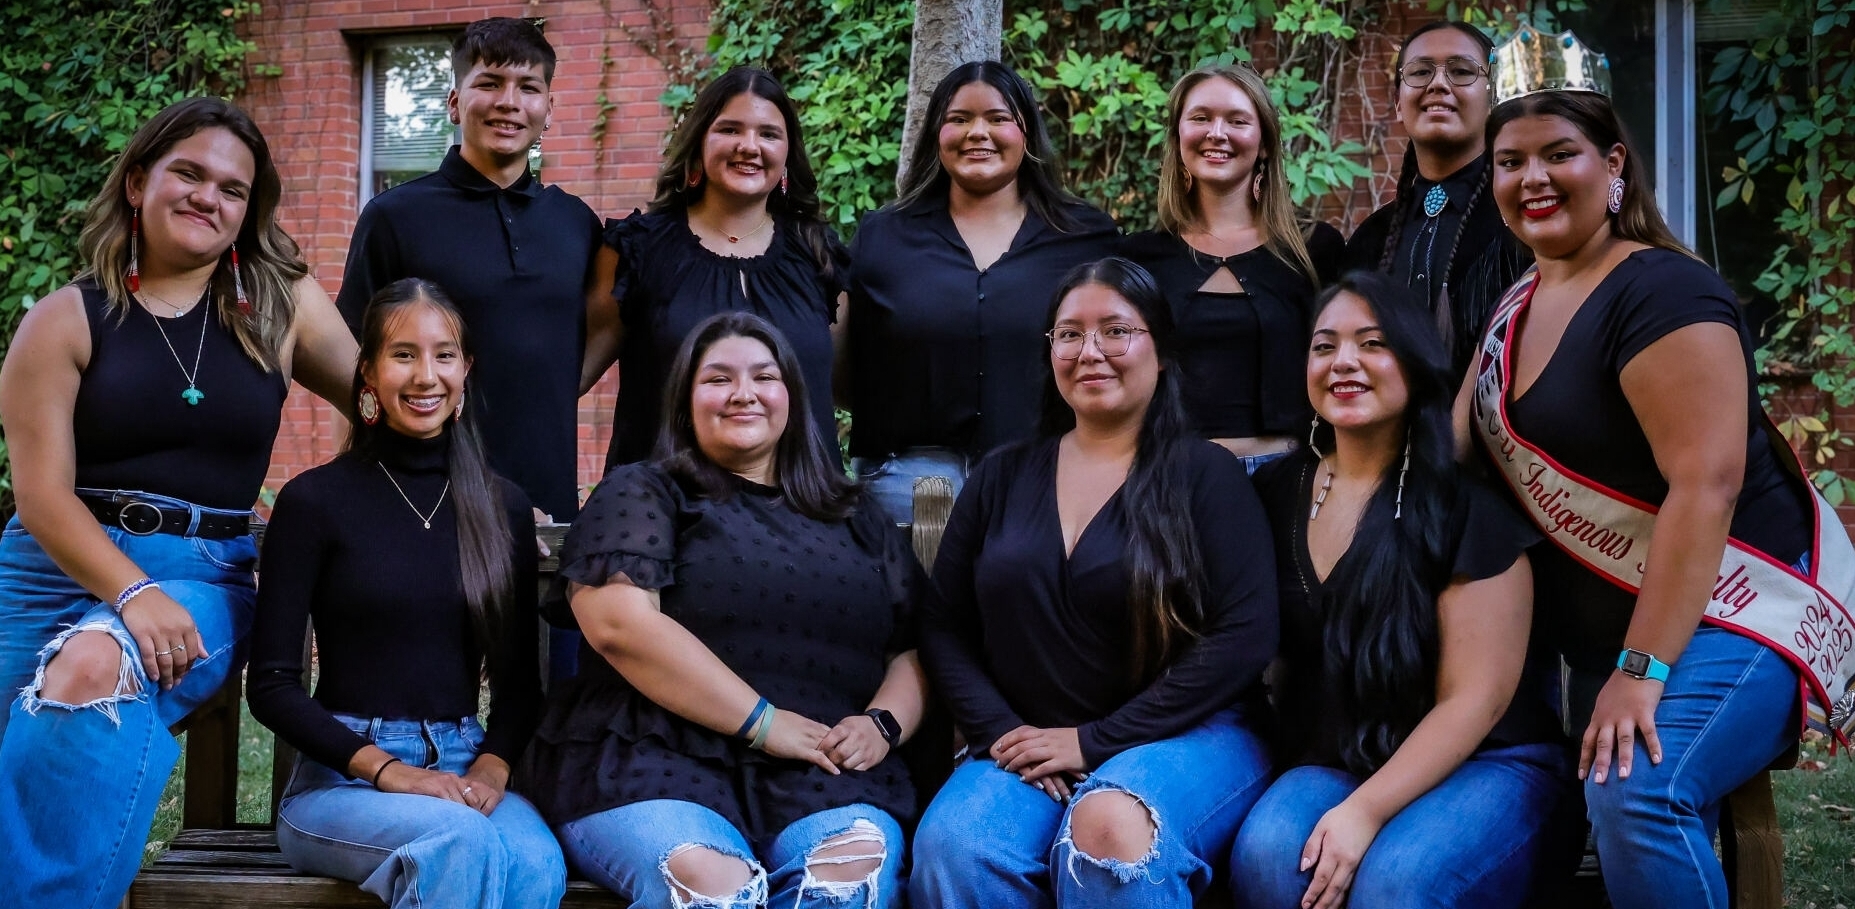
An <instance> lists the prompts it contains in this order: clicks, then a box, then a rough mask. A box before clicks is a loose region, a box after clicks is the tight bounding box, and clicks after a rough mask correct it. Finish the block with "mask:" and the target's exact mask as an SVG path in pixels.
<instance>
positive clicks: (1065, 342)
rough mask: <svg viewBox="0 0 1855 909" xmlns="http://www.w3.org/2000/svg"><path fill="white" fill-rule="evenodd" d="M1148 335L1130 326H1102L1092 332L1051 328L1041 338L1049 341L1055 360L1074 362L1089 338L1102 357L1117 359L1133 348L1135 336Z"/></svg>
mask: <svg viewBox="0 0 1855 909" xmlns="http://www.w3.org/2000/svg"><path fill="white" fill-rule="evenodd" d="M1148 333H1149V332H1148V331H1147V330H1146V329H1144V328H1135V327H1133V326H1132V325H1103V326H1102V327H1100V328H1098V329H1096V330H1094V331H1083V330H1082V329H1080V328H1053V329H1051V330H1049V331H1046V332H1044V333H1043V336H1044V337H1046V338H1049V339H1050V352H1051V353H1054V354H1056V358H1057V359H1059V360H1074V359H1076V358H1077V357H1080V356H1082V345H1083V344H1084V343H1087V341H1088V339H1090V338H1094V339H1095V349H1096V350H1099V351H1101V355H1102V356H1104V357H1118V356H1121V355H1122V354H1125V353H1127V349H1128V348H1129V347H1131V346H1133V343H1134V336H1135V335H1144V334H1148Z"/></svg>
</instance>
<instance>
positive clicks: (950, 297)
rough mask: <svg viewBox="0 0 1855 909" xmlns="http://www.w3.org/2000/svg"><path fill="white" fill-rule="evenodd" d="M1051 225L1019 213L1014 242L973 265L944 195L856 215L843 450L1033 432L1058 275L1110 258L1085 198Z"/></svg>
mask: <svg viewBox="0 0 1855 909" xmlns="http://www.w3.org/2000/svg"><path fill="white" fill-rule="evenodd" d="M1071 213H1072V214H1073V215H1074V216H1075V219H1076V220H1077V221H1078V222H1079V224H1078V226H1077V227H1076V228H1075V229H1073V230H1070V231H1068V232H1064V231H1059V230H1057V229H1056V228H1054V227H1052V226H1050V224H1049V223H1048V222H1046V221H1044V220H1043V219H1042V218H1040V217H1038V216H1037V212H1036V211H1035V210H1032V211H1029V212H1027V213H1025V215H1024V223H1023V224H1022V225H1020V226H1019V227H1018V233H1017V236H1015V237H1013V238H1012V240H1011V247H1010V248H1009V249H1007V250H1006V251H1005V254H1004V255H1003V256H1000V257H999V259H998V261H997V262H994V263H992V265H991V266H990V267H989V268H986V269H984V270H980V269H979V267H978V266H976V265H974V264H973V254H972V251H971V250H969V249H967V247H966V241H965V240H962V239H961V238H960V231H959V228H958V227H956V226H954V223H953V215H952V214H951V213H950V212H949V211H948V210H947V200H946V199H945V198H942V199H938V200H933V201H927V202H922V203H921V204H918V205H915V206H912V207H910V208H908V209H905V210H898V209H895V208H885V209H882V210H881V211H874V212H871V213H869V214H868V215H865V216H864V217H863V222H862V224H861V225H860V226H859V227H858V229H857V236H856V239H855V240H854V241H853V242H852V244H851V249H850V263H851V264H850V326H849V334H850V338H849V346H850V361H849V366H850V376H849V382H848V384H849V394H850V409H851V413H852V414H854V419H853V420H852V421H851V427H850V453H851V454H853V455H856V456H857V457H870V458H881V457H886V456H888V455H891V454H894V453H896V452H900V451H903V450H905V449H909V448H915V447H920V446H936V447H942V448H952V449H955V450H957V451H960V452H963V453H965V454H966V455H967V456H968V457H970V458H975V459H976V458H978V457H979V456H981V455H983V454H985V453H986V452H988V451H990V450H992V449H993V448H995V447H997V446H998V445H1001V444H1003V443H1006V442H1011V441H1016V440H1018V439H1021V438H1024V437H1025V436H1027V435H1029V434H1030V432H1031V429H1032V428H1033V427H1035V426H1036V425H1037V402H1038V395H1039V394H1040V393H1041V391H1042V388H1043V374H1044V372H1045V371H1047V370H1048V369H1049V368H1050V366H1049V358H1048V354H1047V353H1046V351H1047V350H1048V348H1047V347H1046V344H1045V341H1044V337H1043V331H1044V324H1043V321H1044V314H1045V313H1046V312H1047V311H1048V309H1049V307H1050V296H1051V294H1053V293H1055V291H1056V288H1057V285H1058V284H1059V283H1061V281H1062V279H1063V275H1064V274H1065V273H1067V272H1068V271H1069V270H1070V269H1071V268H1074V267H1075V266H1077V265H1080V264H1081V263H1083V262H1092V261H1094V260H1096V259H1099V258H1102V257H1103V256H1107V255H1111V254H1113V252H1114V246H1115V243H1116V242H1117V240H1118V238H1119V232H1118V230H1117V229H1116V228H1115V226H1114V221H1113V219H1111V218H1109V217H1108V216H1107V215H1105V214H1102V213H1101V212H1099V211H1096V210H1095V209H1093V208H1089V207H1087V206H1084V205H1076V206H1073V207H1072V209H1071Z"/></svg>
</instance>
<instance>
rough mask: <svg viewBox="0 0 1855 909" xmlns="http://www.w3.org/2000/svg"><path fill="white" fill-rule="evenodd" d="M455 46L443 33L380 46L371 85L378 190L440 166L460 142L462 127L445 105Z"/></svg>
mask: <svg viewBox="0 0 1855 909" xmlns="http://www.w3.org/2000/svg"><path fill="white" fill-rule="evenodd" d="M450 51H451V42H450V40H449V39H448V38H445V37H443V36H423V35H421V36H418V37H415V38H400V39H395V40H393V41H392V42H390V43H381V44H378V45H376V46H375V47H374V50H373V54H374V61H373V62H374V66H373V75H374V80H373V85H371V86H369V89H370V92H371V95H372V98H371V99H370V103H371V104H372V105H373V121H374V126H373V136H372V139H373V170H374V180H373V183H374V191H375V192H379V191H380V190H383V189H385V188H386V187H387V186H390V185H392V184H393V183H400V182H404V181H405V180H407V179H410V177H413V176H418V175H420V174H425V173H429V172H431V171H434V170H437V169H438V165H439V163H441V162H442V161H443V160H444V154H445V151H446V150H447V149H449V148H450V147H451V143H452V142H453V141H455V138H456V135H457V127H456V126H453V125H452V124H451V120H450V116H449V114H448V112H447V111H446V110H445V97H446V96H447V95H448V94H449V92H450V90H451V57H450ZM389 172H400V173H389ZM383 180H385V181H387V182H385V183H383V182H382V181H383Z"/></svg>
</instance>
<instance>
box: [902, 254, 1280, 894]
mask: <svg viewBox="0 0 1855 909" xmlns="http://www.w3.org/2000/svg"><path fill="white" fill-rule="evenodd" d="M1044 324H1045V325H1046V326H1047V327H1048V329H1049V331H1048V337H1049V344H1050V350H1049V359H1048V363H1049V369H1050V372H1049V373H1048V374H1047V375H1048V378H1047V379H1046V380H1045V385H1044V394H1043V418H1042V422H1041V424H1040V426H1039V433H1038V435H1037V436H1036V437H1035V438H1033V439H1030V440H1028V441H1025V442H1023V443H1020V444H1018V445H1013V446H1009V447H1006V448H1003V449H1000V450H999V451H997V452H994V453H993V454H992V455H991V456H989V457H987V458H986V460H985V461H983V462H981V463H980V465H979V467H978V469H976V470H974V471H973V475H972V478H971V480H970V481H969V482H968V483H967V486H966V489H965V491H964V492H962V493H961V494H960V498H959V501H958V502H957V503H955V505H954V508H953V515H952V517H951V518H950V519H949V520H948V522H947V533H946V536H945V538H944V539H943V540H942V542H941V547H940V554H939V556H938V557H937V558H936V560H935V563H934V583H935V586H936V587H937V588H938V589H939V592H940V596H939V597H938V598H937V600H936V601H934V602H933V605H932V606H931V607H930V609H929V610H928V611H927V612H926V614H925V616H924V618H923V622H922V626H923V627H922V639H921V658H922V661H923V663H924V664H925V665H926V666H927V669H928V673H929V676H930V678H932V679H933V680H934V682H935V683H936V686H937V687H938V689H939V690H940V692H941V693H942V694H943V695H944V696H945V697H946V699H947V703H948V706H949V708H950V709H951V712H952V713H953V717H954V720H955V721H956V722H958V723H959V726H960V729H961V730H962V731H963V732H964V733H965V734H966V741H967V743H968V746H969V754H970V757H969V758H968V759H967V760H966V761H965V762H964V763H963V764H961V765H960V766H959V768H958V769H956V770H955V771H954V772H953V776H952V778H951V779H949V780H948V781H947V784H946V785H945V786H943V787H941V790H940V792H939V794H937V795H936V796H935V797H934V801H933V803H932V804H930V805H929V806H928V809H927V812H926V814H925V815H924V816H923V817H922V820H921V827H920V830H919V831H918V832H917V834H916V837H915V869H914V874H913V875H912V876H911V878H910V880H909V905H911V906H913V907H915V909H955V907H958V909H966V907H978V906H984V907H993V906H1010V907H1014V909H1040V907H1041V909H1049V907H1058V906H1060V907H1068V909H1075V907H1086V906H1104V907H1116V909H1124V907H1180V909H1184V907H1189V906H1190V905H1191V904H1192V901H1193V898H1194V896H1196V895H1199V894H1202V893H1203V892H1204V890H1205V888H1206V887H1207V886H1208V885H1209V883H1210V881H1211V877H1212V873H1213V869H1215V868H1217V867H1219V866H1221V865H1222V864H1223V863H1224V862H1225V860H1226V858H1227V857H1228V855H1229V851H1230V843H1231V841H1232V839H1233V838H1234V837H1235V836H1236V831H1237V827H1238V825H1239V824H1241V823H1242V820H1243V815H1244V814H1245V813H1246V812H1247V811H1248V810H1249V807H1250V805H1251V804H1253V803H1254V802H1255V800H1256V797H1257V796H1259V795H1261V794H1262V790H1263V788H1264V786H1265V785H1266V784H1267V782H1268V775H1269V760H1268V751H1267V747H1266V746H1265V745H1264V743H1263V741H1262V739H1261V738H1260V737H1259V736H1258V735H1257V734H1256V732H1255V731H1254V730H1255V728H1256V726H1257V723H1256V719H1257V717H1259V716H1260V715H1261V714H1262V712H1263V711H1264V710H1266V707H1265V705H1264V704H1263V701H1262V694H1263V692H1262V670H1263V667H1264V666H1265V665H1267V663H1268V662H1269V659H1270V658H1271V657H1272V656H1274V654H1275V647H1276V627H1277V621H1278V617H1277V613H1276V603H1275V576H1274V566H1273V564H1272V563H1271V561H1270V554H1269V553H1270V546H1269V531H1268V527H1267V524H1266V521H1265V519H1264V517H1263V513H1262V507H1261V505H1260V504H1259V503H1258V502H1257V501H1256V494H1255V492H1254V491H1253V488H1252V487H1251V486H1250V482H1249V477H1248V475H1246V474H1245V473H1244V470H1243V466H1242V465H1241V464H1240V463H1239V462H1238V461H1237V459H1236V458H1234V457H1232V456H1231V455H1230V453H1229V452H1228V451H1225V450H1224V449H1222V448H1220V447H1218V446H1217V445H1214V444H1212V443H1211V442H1208V441H1205V440H1204V439H1199V438H1195V437H1193V436H1192V435H1191V434H1190V433H1188V432H1186V430H1185V426H1184V422H1185V421H1184V414H1183V411H1182V408H1180V406H1179V397H1178V396H1179V391H1178V387H1177V382H1178V378H1177V376H1178V370H1177V367H1176V366H1175V364H1174V362H1173V360H1172V352H1173V347H1172V345H1173V343H1174V341H1173V330H1174V329H1173V325H1172V319H1171V314H1170V313H1169V312H1168V311H1167V308H1166V300H1165V297H1164V296H1163V295H1161V294H1160V292H1159V288H1158V287H1157V286H1156V285H1155V284H1154V283H1153V279H1152V278H1151V277H1150V276H1148V275H1147V273H1146V272H1145V271H1143V270H1142V269H1141V268H1140V266H1138V265H1135V264H1133V263H1132V262H1129V261H1127V260H1126V259H1119V258H1108V259H1103V260H1101V261H1100V262H1093V263H1089V264H1087V265H1083V266H1079V267H1078V268H1076V269H1075V270H1073V271H1071V272H1070V273H1069V276H1068V277H1067V278H1066V279H1065V280H1064V281H1063V282H1062V284H1061V286H1060V287H1059V289H1058V290H1057V292H1056V295H1055V298H1054V301H1053V303H1052V304H1051V306H1050V307H1049V308H1048V309H1047V310H1046V314H1045V316H1044Z"/></svg>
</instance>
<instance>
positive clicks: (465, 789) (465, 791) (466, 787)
mask: <svg viewBox="0 0 1855 909" xmlns="http://www.w3.org/2000/svg"><path fill="white" fill-rule="evenodd" d="M464 794H465V795H469V794H470V787H469V786H465V787H464Z"/></svg>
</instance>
